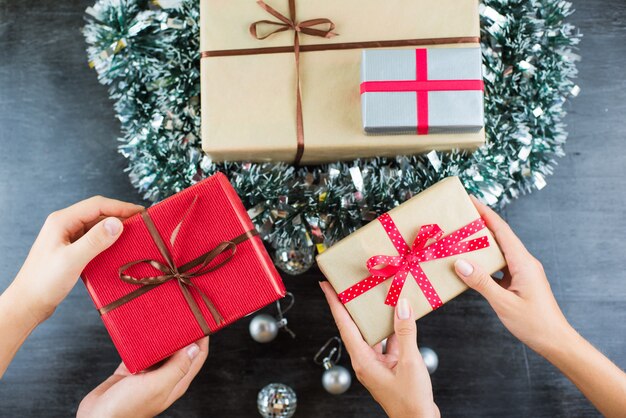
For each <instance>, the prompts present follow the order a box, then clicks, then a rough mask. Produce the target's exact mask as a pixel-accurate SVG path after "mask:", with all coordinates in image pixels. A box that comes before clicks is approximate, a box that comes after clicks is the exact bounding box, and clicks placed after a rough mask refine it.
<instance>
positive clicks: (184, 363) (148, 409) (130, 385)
mask: <svg viewBox="0 0 626 418" xmlns="http://www.w3.org/2000/svg"><path fill="white" fill-rule="evenodd" d="M208 354H209V337H205V338H203V339H201V340H199V341H198V342H197V343H194V344H191V345H190V346H188V347H185V348H183V349H182V350H180V351H178V352H177V353H176V354H174V355H173V356H172V357H170V358H169V359H168V360H166V361H165V362H164V363H163V364H161V365H160V366H158V367H157V368H155V369H151V370H149V371H146V372H143V373H139V374H136V375H131V374H130V373H129V372H128V370H127V369H126V367H125V366H124V364H123V363H122V364H120V366H119V367H118V368H117V370H116V371H115V372H114V373H113V375H112V376H111V377H109V378H108V379H107V380H105V381H104V383H102V384H101V385H100V386H98V387H97V388H95V389H94V390H92V391H91V392H90V393H89V394H88V395H87V396H86V397H85V399H83V401H82V402H81V403H80V406H79V407H78V412H77V413H76V416H77V417H79V418H80V417H90V418H93V417H107V418H108V417H116V418H120V417H132V418H143V417H153V416H155V415H158V414H160V413H161V412H163V411H165V410H166V409H167V408H169V407H170V405H172V404H173V403H174V402H175V401H176V400H178V399H179V398H180V397H181V396H183V395H184V394H185V392H186V391H187V388H189V384H190V383H191V381H192V380H193V378H194V377H196V375H197V374H198V372H199V371H200V369H201V368H202V365H203V364H204V361H205V360H206V358H207V355H208Z"/></svg>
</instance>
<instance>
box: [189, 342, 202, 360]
mask: <svg viewBox="0 0 626 418" xmlns="http://www.w3.org/2000/svg"><path fill="white" fill-rule="evenodd" d="M199 352H200V347H199V346H198V344H196V343H193V344H191V345H190V346H189V347H187V355H188V356H189V358H190V359H192V360H193V359H195V358H196V356H197V355H198V353H199Z"/></svg>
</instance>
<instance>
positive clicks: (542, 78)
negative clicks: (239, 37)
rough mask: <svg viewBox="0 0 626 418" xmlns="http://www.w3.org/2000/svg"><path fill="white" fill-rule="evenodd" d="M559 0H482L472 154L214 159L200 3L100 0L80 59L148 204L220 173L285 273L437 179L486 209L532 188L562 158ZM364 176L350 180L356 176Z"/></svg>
mask: <svg viewBox="0 0 626 418" xmlns="http://www.w3.org/2000/svg"><path fill="white" fill-rule="evenodd" d="M571 12H572V10H571V4H570V3H568V2H565V1H560V0H485V1H484V2H483V4H482V5H481V26H482V30H481V45H482V51H483V74H484V80H485V98H486V103H485V115H486V116H485V117H486V121H485V122H486V131H487V143H486V144H485V145H484V146H483V147H481V148H480V149H478V150H477V151H476V152H475V153H473V154H469V153H465V152H462V151H453V152H449V153H441V152H434V151H433V152H431V153H428V154H425V155H419V156H399V157H396V158H374V159H368V160H355V161H351V162H338V163H333V164H326V165H321V166H315V167H301V168H294V167H292V166H289V165H287V164H282V163H280V164H272V163H263V164H253V163H221V164H215V163H213V162H211V161H210V160H209V159H208V158H207V157H206V156H204V155H203V154H202V150H201V146H200V142H201V141H200V137H199V135H200V134H199V132H200V116H199V112H200V107H199V95H200V75H199V68H200V61H199V60H200V57H199V50H200V48H199V11H198V2H197V1H195V0H193V1H192V0H161V1H158V2H157V1H152V2H148V1H144V0H98V1H97V3H96V4H95V5H94V6H93V7H91V8H88V9H87V15H88V17H87V20H88V22H87V25H86V26H85V28H84V33H85V38H86V40H87V43H88V45H89V46H88V49H87V51H88V55H89V60H90V65H92V66H93V67H94V68H95V69H96V71H97V73H98V79H99V80H100V82H101V83H102V84H105V85H108V86H109V92H110V96H111V98H112V99H113V100H114V101H115V110H116V113H117V117H118V118H119V120H120V121H121V124H122V132H123V134H124V137H123V138H121V139H120V141H121V145H120V152H121V153H122V154H123V155H124V156H125V157H126V158H128V161H129V167H128V172H129V176H130V179H131V181H132V183H133V185H134V186H135V187H137V188H138V189H139V190H140V191H141V192H142V193H143V194H144V196H145V198H146V199H149V200H152V201H158V200H161V199H164V198H166V197H167V196H169V195H171V194H173V193H176V192H178V191H180V190H182V189H184V188H186V187H188V186H189V185H191V184H193V183H194V182H196V181H198V180H201V179H202V178H204V177H206V176H208V175H211V174H212V173H214V172H216V171H224V172H226V173H227V174H228V175H229V178H230V179H231V182H232V184H233V186H234V187H235V188H236V190H237V192H238V193H239V195H240V196H241V198H242V199H243V201H244V203H245V205H246V207H247V208H249V213H250V215H251V217H252V218H253V221H254V222H255V224H256V225H257V227H258V229H259V231H260V232H261V234H262V236H263V238H264V239H265V240H266V242H268V243H269V244H270V245H271V246H272V247H273V248H274V249H276V256H275V260H276V263H277V265H278V266H279V267H281V268H282V269H283V270H285V271H287V272H288V273H299V272H302V271H304V270H306V269H307V268H308V267H310V266H311V265H312V263H313V259H314V255H315V252H316V251H317V250H321V249H323V248H324V247H325V246H329V245H331V244H332V243H333V242H335V241H336V240H338V239H341V238H343V237H344V236H346V235H348V234H349V233H351V232H353V231H354V230H356V229H358V228H359V227H360V226H362V225H363V224H364V223H366V222H368V221H369V220H372V219H374V218H375V217H376V216H377V215H379V214H381V213H383V212H385V211H387V210H389V209H391V208H392V207H394V206H396V205H398V204H400V203H401V202H403V201H404V200H406V199H407V198H409V197H411V196H413V195H415V194H417V193H419V192H420V191H421V190H423V189H425V188H427V187H428V186H430V185H432V184H433V183H435V182H437V181H438V180H440V179H442V178H444V177H447V176H450V175H458V176H460V177H461V180H462V181H463V183H464V185H465V187H466V188H467V189H468V191H469V192H471V193H473V194H475V195H477V196H478V197H480V198H481V199H482V200H483V201H485V202H486V203H488V204H489V205H491V206H502V205H504V204H506V203H507V202H509V201H510V200H511V199H512V198H516V197H518V196H519V194H520V193H527V192H530V191H531V190H532V189H535V188H538V189H541V188H542V187H543V186H544V185H545V176H546V175H549V174H551V173H552V170H553V166H554V165H555V164H556V163H555V158H556V157H560V156H562V155H563V144H564V143H565V140H566V131H565V125H564V124H563V122H562V120H563V117H564V116H565V109H564V104H565V101H566V99H567V98H568V96H575V95H577V94H578V91H579V89H578V87H577V86H575V85H574V84H573V82H572V78H573V77H575V75H576V67H575V64H574V62H575V61H576V60H577V59H578V57H577V55H576V54H574V53H573V52H572V49H573V48H574V47H575V45H576V44H577V43H578V41H579V39H580V35H579V34H578V33H577V31H576V30H575V28H574V27H573V26H572V25H571V24H569V23H567V22H566V21H565V19H566V18H567V16H569V15H570V13H571ZM361 178H362V182H361V181H360V179H361Z"/></svg>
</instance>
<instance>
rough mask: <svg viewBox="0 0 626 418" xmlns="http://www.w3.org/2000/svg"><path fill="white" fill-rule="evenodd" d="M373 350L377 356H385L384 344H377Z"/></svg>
mask: <svg viewBox="0 0 626 418" xmlns="http://www.w3.org/2000/svg"><path fill="white" fill-rule="evenodd" d="M372 349H373V350H374V351H375V352H376V353H377V354H383V342H382V341H381V342H379V343H378V344H376V345H375V346H374V347H372Z"/></svg>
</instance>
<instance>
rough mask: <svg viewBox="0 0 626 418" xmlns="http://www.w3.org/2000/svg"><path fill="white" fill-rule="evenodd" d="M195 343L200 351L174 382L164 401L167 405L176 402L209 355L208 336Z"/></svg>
mask: <svg viewBox="0 0 626 418" xmlns="http://www.w3.org/2000/svg"><path fill="white" fill-rule="evenodd" d="M196 344H198V347H200V353H198V356H197V357H196V358H195V359H194V360H193V362H192V364H191V367H190V368H189V372H188V373H187V374H186V375H185V377H183V378H182V379H181V380H180V381H179V382H178V383H177V384H176V386H174V389H172V392H171V393H170V395H169V397H168V399H167V401H166V403H167V404H168V405H171V404H173V403H174V402H176V400H178V399H179V398H180V397H181V396H183V395H184V394H185V392H187V389H189V385H190V384H191V382H192V381H193V379H194V378H195V377H196V376H197V374H198V373H199V372H200V369H202V366H203V365H204V362H205V361H206V359H207V357H208V355H209V337H204V338H202V339H201V340H198V341H196Z"/></svg>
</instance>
